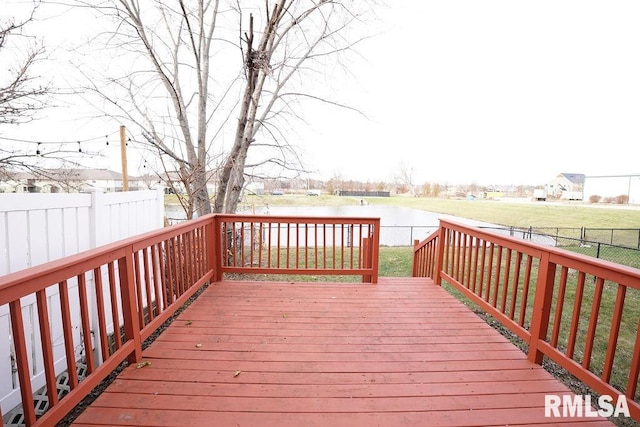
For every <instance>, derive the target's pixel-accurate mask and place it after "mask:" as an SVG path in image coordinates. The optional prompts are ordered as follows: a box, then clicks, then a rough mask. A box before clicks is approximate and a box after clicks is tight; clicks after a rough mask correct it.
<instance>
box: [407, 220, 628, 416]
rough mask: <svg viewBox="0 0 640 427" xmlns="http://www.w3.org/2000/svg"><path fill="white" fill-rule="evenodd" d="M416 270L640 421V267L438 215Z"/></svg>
mask: <svg viewBox="0 0 640 427" xmlns="http://www.w3.org/2000/svg"><path fill="white" fill-rule="evenodd" d="M413 265H414V269H413V275H414V276H418V277H431V278H432V279H434V281H435V282H436V283H437V284H441V283H442V281H443V280H444V281H446V282H447V283H449V284H450V285H452V286H453V287H454V288H455V289H457V290H459V291H460V292H461V293H462V294H463V295H464V296H465V297H467V298H469V299H470V300H471V301H472V302H474V303H475V304H477V305H478V306H479V307H480V308H481V309H482V310H484V311H485V312H486V313H488V314H490V315H492V316H493V317H494V318H495V319H497V320H498V321H500V322H501V323H502V324H503V325H504V326H506V327H507V328H508V329H509V330H511V331H512V332H513V333H514V334H516V335H517V336H518V337H520V338H521V339H522V340H524V342H525V343H527V344H528V357H529V359H530V360H531V361H532V362H535V363H538V364H541V363H542V360H543V358H544V357H548V358H549V359H550V360H552V361H553V362H555V363H557V364H558V365H560V366H561V367H562V368H564V369H566V370H567V371H568V372H569V373H571V374H572V375H574V376H575V377H577V378H578V379H579V380H580V381H582V382H583V383H585V384H586V385H587V386H588V387H590V388H591V389H593V390H594V391H595V392H596V393H598V394H600V395H606V396H611V397H613V398H614V402H613V403H614V404H615V403H616V402H617V401H618V399H619V396H624V397H625V398H626V403H627V404H628V406H629V411H630V414H631V416H632V418H634V419H636V420H640V404H639V401H640V398H639V396H638V385H639V383H638V381H639V372H640V270H638V269H635V268H631V267H626V266H622V265H619V264H614V263H610V262H607V261H603V260H599V259H595V258H592V257H587V256H584V255H580V254H576V253H572V252H569V251H564V250H561V249H556V248H549V247H546V246H542V245H538V244H535V243H530V242H526V241H522V240H519V239H515V238H511V237H508V236H504V235H501V234H497V233H492V232H490V231H484V230H481V229H478V228H474V227H469V226H465V225H462V224H458V223H455V222H451V221H446V220H441V221H440V228H439V230H438V231H437V232H436V233H434V234H432V235H431V236H430V237H428V238H427V239H425V240H424V241H422V242H415V245H414V264H413Z"/></svg>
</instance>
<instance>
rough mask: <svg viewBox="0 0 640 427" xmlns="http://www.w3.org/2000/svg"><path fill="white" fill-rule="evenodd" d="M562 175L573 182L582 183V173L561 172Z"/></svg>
mask: <svg viewBox="0 0 640 427" xmlns="http://www.w3.org/2000/svg"><path fill="white" fill-rule="evenodd" d="M560 175H562V176H563V177H565V178H566V179H567V180H569V181H570V182H571V183H573V184H584V178H585V176H584V174H582V173H561V174H560Z"/></svg>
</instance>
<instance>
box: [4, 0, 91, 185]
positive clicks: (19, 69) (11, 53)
mask: <svg viewBox="0 0 640 427" xmlns="http://www.w3.org/2000/svg"><path fill="white" fill-rule="evenodd" d="M40 5H41V2H40V0H34V1H33V3H32V5H30V6H29V7H28V11H27V14H26V16H25V17H23V18H20V19H18V18H15V17H9V18H6V19H5V20H0V63H1V64H2V67H3V72H2V73H0V126H7V125H15V124H24V123H27V122H31V121H32V120H34V119H36V116H37V113H38V112H39V111H41V110H42V109H44V108H45V107H47V106H49V103H50V97H51V95H53V94H54V89H53V88H52V87H51V85H50V84H49V82H48V81H46V80H45V79H44V78H43V77H42V76H40V75H37V74H36V72H35V68H36V66H37V65H38V63H39V62H41V61H43V60H46V59H47V58H46V56H45V54H46V52H45V48H44V46H43V45H42V43H41V42H40V41H38V40H36V39H35V38H34V37H32V36H30V35H29V34H28V33H27V31H26V29H27V27H28V26H30V25H36V23H35V21H36V13H37V12H38V9H39V8H40ZM5 71H6V72H5ZM77 158H78V156H77V150H75V151H74V150H73V149H70V148H69V147H67V146H64V145H62V144H41V143H37V142H35V141H26V140H21V139H15V138H9V137H4V136H0V179H11V178H12V176H13V175H14V174H15V173H16V172H19V171H26V172H30V173H31V174H32V175H33V176H34V177H38V178H45V179H49V178H50V171H49V170H47V169H45V168H43V167H41V166H40V163H42V160H43V159H51V160H53V161H52V162H50V163H49V165H48V166H49V167H51V166H54V164H58V165H59V164H62V163H65V164H70V165H77V162H76V161H75V160H77Z"/></svg>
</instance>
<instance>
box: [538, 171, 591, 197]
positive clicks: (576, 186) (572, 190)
mask: <svg viewBox="0 0 640 427" xmlns="http://www.w3.org/2000/svg"><path fill="white" fill-rule="evenodd" d="M584 181H585V175H584V174H581V173H561V174H559V175H558V176H556V177H555V178H554V179H553V180H551V181H549V182H548V183H547V184H546V186H545V189H546V190H547V195H549V196H552V197H554V198H557V199H566V200H583V199H584Z"/></svg>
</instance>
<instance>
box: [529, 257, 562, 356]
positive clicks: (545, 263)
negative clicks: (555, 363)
mask: <svg viewBox="0 0 640 427" xmlns="http://www.w3.org/2000/svg"><path fill="white" fill-rule="evenodd" d="M549 257H550V254H549V252H543V253H542V256H541V257H540V265H539V267H538V279H537V282H536V293H535V298H534V302H533V312H532V316H531V329H530V333H531V336H530V338H529V352H528V358H529V360H530V361H531V362H533V363H536V364H538V365H541V364H542V360H543V358H544V354H543V353H542V352H541V351H540V350H539V343H540V341H545V340H546V339H547V332H548V329H549V317H550V316H551V303H552V298H553V288H554V282H555V277H556V265H555V264H553V263H552V262H551V261H550V259H549Z"/></svg>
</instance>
